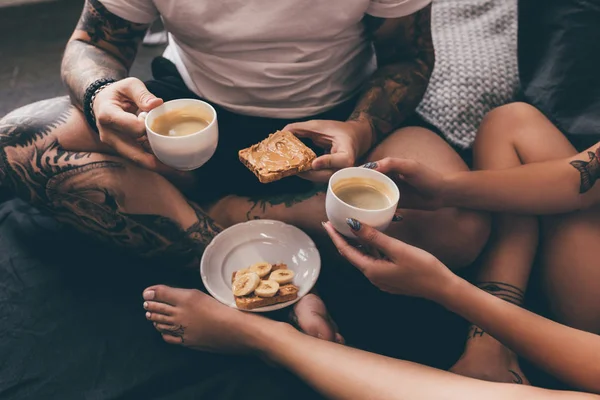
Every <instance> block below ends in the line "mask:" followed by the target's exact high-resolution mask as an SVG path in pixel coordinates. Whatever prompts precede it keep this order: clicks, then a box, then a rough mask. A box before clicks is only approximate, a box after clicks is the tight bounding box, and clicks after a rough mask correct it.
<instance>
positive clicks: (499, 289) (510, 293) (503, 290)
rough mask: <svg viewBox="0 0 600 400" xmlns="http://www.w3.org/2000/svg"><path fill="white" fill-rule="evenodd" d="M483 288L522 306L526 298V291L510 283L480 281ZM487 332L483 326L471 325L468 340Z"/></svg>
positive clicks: (479, 285) (479, 284)
mask: <svg viewBox="0 0 600 400" xmlns="http://www.w3.org/2000/svg"><path fill="white" fill-rule="evenodd" d="M477 287H479V288H480V289H482V290H485V291H486V292H488V293H490V294H493V295H494V296H496V297H498V298H500V299H502V300H504V301H508V302H509V303H512V304H515V305H517V306H522V305H523V302H524V300H525V293H524V292H523V291H522V290H521V289H519V288H518V287H516V286H513V285H509V284H508V283H503V282H479V283H478V284H477ZM484 334H485V331H484V330H482V329H481V328H479V327H477V326H475V325H471V327H470V328H469V333H468V335H467V341H468V340H470V339H475V338H478V337H482V336H483V335H484Z"/></svg>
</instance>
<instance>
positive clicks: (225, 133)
mask: <svg viewBox="0 0 600 400" xmlns="http://www.w3.org/2000/svg"><path fill="white" fill-rule="evenodd" d="M152 75H153V78H154V79H153V80H150V81H147V82H146V86H147V87H148V90H150V92H152V93H153V94H154V95H155V96H157V97H160V98H162V99H163V100H164V101H169V100H175V99H183V98H191V99H199V97H198V96H197V95H196V94H195V93H193V92H191V91H190V90H189V89H188V88H187V86H186V85H185V83H184V81H183V79H182V78H181V75H180V74H179V72H178V71H177V69H176V67H175V65H173V63H171V62H170V61H169V60H167V59H165V58H162V57H158V58H156V59H154V61H153V62H152ZM202 100H204V101H207V100H206V99H202ZM209 103H210V102H209ZM355 103H356V100H352V101H349V102H347V103H345V104H342V105H341V106H338V107H336V108H334V109H332V110H329V111H327V112H325V113H323V114H318V115H313V116H310V117H307V118H304V119H296V120H289V119H277V118H263V117H253V116H248V115H240V114H235V113H233V112H231V111H227V110H225V109H223V108H221V107H219V106H218V105H215V104H212V103H211V104H212V105H213V107H215V109H216V111H217V115H218V119H219V144H218V146H217V151H216V152H215V155H214V156H213V157H212V158H211V159H210V160H209V161H208V162H207V163H206V164H204V165H203V166H202V167H200V168H198V169H197V170H195V171H194V173H195V174H196V175H197V177H198V180H199V182H201V187H200V188H199V190H200V191H202V190H203V189H204V188H205V189H206V191H203V192H202V193H192V194H190V195H191V196H192V197H194V198H197V199H202V200H203V201H211V200H213V199H217V198H220V197H223V196H226V195H229V194H235V195H238V196H245V197H252V198H255V197H257V196H261V197H262V196H266V197H270V196H273V195H281V194H295V193H304V192H307V191H310V190H312V189H313V186H314V184H313V183H312V182H309V181H306V180H304V179H301V178H298V177H290V178H286V179H282V180H280V181H276V182H273V183H269V184H268V185H265V184H262V183H260V182H259V181H258V178H256V177H255V176H254V174H253V173H252V172H250V171H249V170H248V169H247V168H246V167H245V166H244V165H243V164H242V163H241V162H240V161H239V158H238V151H239V150H241V149H244V148H246V147H249V146H251V145H253V144H255V143H258V142H260V141H261V140H263V139H264V138H265V137H267V136H268V135H269V134H270V133H273V132H275V131H276V130H279V129H282V128H283V127H285V126H286V125H287V124H289V123H292V122H299V121H305V120H309V119H325V120H334V121H345V120H347V119H348V117H349V116H350V114H351V113H352V111H353V110H354V106H355ZM409 125H410V126H422V127H425V128H428V129H430V130H433V131H434V132H436V133H438V134H439V132H438V131H437V129H436V128H435V127H433V126H431V125H428V124H427V123H425V122H424V121H423V120H422V119H420V118H419V117H418V116H416V114H415V116H413V117H412V118H411V119H410V120H409V121H407V126H409ZM305 143H306V145H308V146H309V147H311V148H312V149H313V150H315V152H316V153H317V155H320V154H322V153H323V150H322V149H319V148H315V147H314V146H313V145H312V143H311V142H305ZM455 150H458V149H455ZM461 155H463V154H461ZM463 156H464V155H463Z"/></svg>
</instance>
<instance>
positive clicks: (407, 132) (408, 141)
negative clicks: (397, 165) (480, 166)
mask: <svg viewBox="0 0 600 400" xmlns="http://www.w3.org/2000/svg"><path fill="white" fill-rule="evenodd" d="M386 157H398V158H410V159H414V160H417V161H419V162H421V163H423V164H426V165H428V166H429V167H430V168H433V169H436V170H440V171H445V172H458V171H465V170H467V169H468V167H467V165H466V164H465V162H464V161H463V160H462V159H461V158H460V156H459V155H458V154H457V153H456V152H455V151H454V149H452V147H451V146H450V145H449V144H448V143H446V142H445V141H444V139H442V138H441V137H439V136H438V135H436V134H435V133H434V132H432V131H430V130H429V129H425V128H421V127H407V128H402V129H398V130H397V131H395V132H393V133H392V134H390V135H389V136H388V137H387V138H386V139H385V140H384V141H383V142H381V143H380V144H379V145H378V146H377V147H376V148H375V149H374V150H373V151H372V152H371V154H370V155H369V157H368V161H378V160H381V159H383V158H386Z"/></svg>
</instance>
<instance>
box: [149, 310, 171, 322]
mask: <svg viewBox="0 0 600 400" xmlns="http://www.w3.org/2000/svg"><path fill="white" fill-rule="evenodd" d="M146 319H148V320H149V321H152V322H154V323H161V324H167V325H173V323H174V322H175V318H173V317H171V316H169V315H163V314H156V313H151V312H147V313H146Z"/></svg>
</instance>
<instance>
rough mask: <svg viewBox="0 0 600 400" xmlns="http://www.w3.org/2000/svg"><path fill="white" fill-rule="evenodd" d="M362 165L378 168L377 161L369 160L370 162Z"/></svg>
mask: <svg viewBox="0 0 600 400" xmlns="http://www.w3.org/2000/svg"><path fill="white" fill-rule="evenodd" d="M362 167H363V168H367V169H375V168H377V163H376V162H368V163H366V164H364V165H363V166H362Z"/></svg>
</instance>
